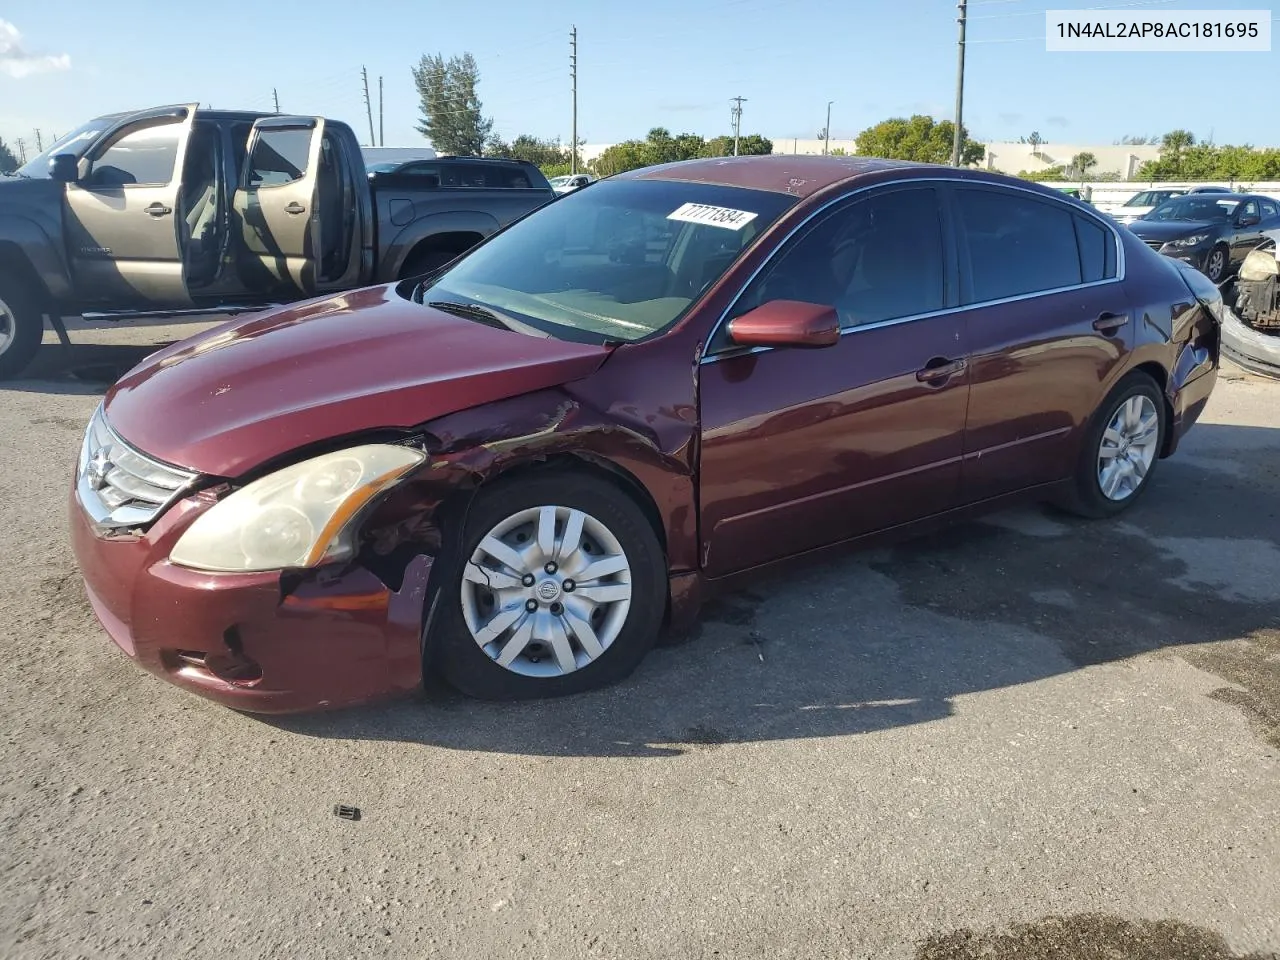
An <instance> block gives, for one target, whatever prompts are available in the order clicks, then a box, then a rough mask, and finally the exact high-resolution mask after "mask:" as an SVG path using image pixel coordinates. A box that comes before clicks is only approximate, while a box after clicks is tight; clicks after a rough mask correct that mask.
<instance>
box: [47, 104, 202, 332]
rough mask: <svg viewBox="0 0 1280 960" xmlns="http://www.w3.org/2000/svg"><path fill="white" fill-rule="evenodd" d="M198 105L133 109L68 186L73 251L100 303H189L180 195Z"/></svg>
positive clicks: (85, 287)
mask: <svg viewBox="0 0 1280 960" xmlns="http://www.w3.org/2000/svg"><path fill="white" fill-rule="evenodd" d="M196 106H197V105H196V104H188V105H186V106H175V107H162V108H158V109H156V110H148V111H145V112H142V113H137V114H133V115H132V116H130V117H129V118H128V119H127V120H124V121H123V122H121V123H120V124H119V125H118V126H116V127H115V128H114V129H113V130H111V131H110V132H109V133H107V134H106V135H105V136H104V137H102V138H101V140H99V142H98V143H96V144H95V145H94V146H93V147H92V148H91V149H90V150H89V152H88V153H87V154H86V156H85V157H84V158H83V159H82V160H81V163H80V179H79V180H78V181H77V182H76V183H71V184H68V185H67V188H66V211H67V216H66V224H67V253H68V257H69V259H70V263H71V269H72V272H73V273H74V275H75V278H76V286H77V288H78V289H79V290H80V291H82V293H83V295H84V296H85V298H86V299H87V300H89V301H91V302H96V303H112V304H113V305H115V304H118V305H120V306H166V307H167V306H183V305H185V304H187V303H189V302H190V300H189V297H188V295H187V285H186V279H185V276H184V272H183V250H182V233H181V231H180V229H179V227H180V224H179V218H178V209H179V201H178V198H179V194H180V193H181V188H182V169H183V161H184V158H185V156H186V151H187V143H188V141H189V139H190V136H191V125H192V122H193V120H194V118H195V112H196Z"/></svg>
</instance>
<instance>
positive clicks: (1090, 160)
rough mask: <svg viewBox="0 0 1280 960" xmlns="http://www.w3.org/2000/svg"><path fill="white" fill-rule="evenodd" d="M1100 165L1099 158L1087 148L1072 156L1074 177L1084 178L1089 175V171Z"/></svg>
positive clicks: (1077, 178)
mask: <svg viewBox="0 0 1280 960" xmlns="http://www.w3.org/2000/svg"><path fill="white" fill-rule="evenodd" d="M1097 165H1098V158H1097V157H1095V156H1094V155H1093V154H1092V153H1089V152H1088V151H1087V150H1085V151H1082V152H1081V153H1077V154H1076V155H1075V156H1074V157H1072V158H1071V164H1070V166H1071V172H1072V174H1074V179H1076V180H1083V179H1084V178H1085V177H1087V176H1088V175H1089V171H1090V170H1091V169H1093V168H1094V167H1096V166H1097Z"/></svg>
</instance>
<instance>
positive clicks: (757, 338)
mask: <svg viewBox="0 0 1280 960" xmlns="http://www.w3.org/2000/svg"><path fill="white" fill-rule="evenodd" d="M729 339H730V340H732V341H733V342H734V343H735V344H736V345H737V346H740V347H830V346H832V345H834V344H836V343H839V342H840V318H839V316H838V315H837V314H836V311H835V308H834V307H824V306H821V305H819V304H816V303H805V302H803V301H801V300H770V301H769V302H768V303H765V304H761V305H760V306H758V307H756V308H755V309H754V310H751V311H748V312H747V313H744V314H743V315H742V316H740V317H734V318H733V319H732V320H730V321H729Z"/></svg>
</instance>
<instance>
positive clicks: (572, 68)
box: [569, 25, 578, 173]
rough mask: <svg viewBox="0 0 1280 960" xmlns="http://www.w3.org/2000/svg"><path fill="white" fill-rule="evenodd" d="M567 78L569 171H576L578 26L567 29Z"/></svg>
mask: <svg viewBox="0 0 1280 960" xmlns="http://www.w3.org/2000/svg"><path fill="white" fill-rule="evenodd" d="M569 79H570V81H571V82H572V85H573V140H572V141H571V143H570V147H569V172H570V173H577V172H578V28H577V26H576V25H575V26H573V27H572V28H570V30H569Z"/></svg>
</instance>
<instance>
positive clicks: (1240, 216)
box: [1231, 200, 1266, 266]
mask: <svg viewBox="0 0 1280 960" xmlns="http://www.w3.org/2000/svg"><path fill="white" fill-rule="evenodd" d="M1246 218H1247V219H1246ZM1235 219H1236V223H1237V224H1238V225H1237V226H1236V228H1235V233H1234V234H1233V235H1232V237H1231V263H1232V265H1233V266H1239V264H1240V262H1241V261H1242V260H1244V258H1245V257H1247V256H1248V255H1249V251H1250V250H1252V249H1253V248H1254V247H1256V246H1257V245H1258V244H1260V243H1261V242H1262V239H1263V230H1264V229H1266V224H1265V221H1264V220H1263V217H1262V208H1261V207H1260V206H1259V205H1258V201H1257V200H1246V201H1245V202H1244V203H1242V204H1240V207H1239V209H1238V210H1236V212H1235ZM1248 220H1252V221H1253V222H1252V223H1249V222H1248ZM1242 221H1243V222H1242Z"/></svg>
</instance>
